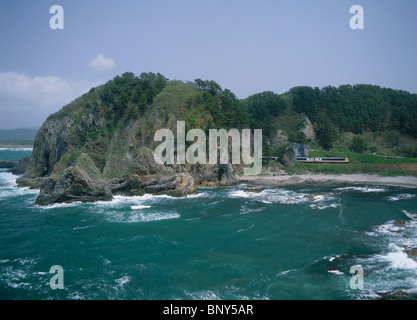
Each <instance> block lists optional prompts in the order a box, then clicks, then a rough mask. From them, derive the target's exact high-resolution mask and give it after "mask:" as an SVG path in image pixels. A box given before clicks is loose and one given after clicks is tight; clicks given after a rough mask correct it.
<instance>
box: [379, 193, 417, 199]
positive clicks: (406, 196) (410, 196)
mask: <svg viewBox="0 0 417 320" xmlns="http://www.w3.org/2000/svg"><path fill="white" fill-rule="evenodd" d="M414 198H416V195H415V194H410V193H401V194H399V195H396V196H390V197H387V198H386V200H387V201H399V200H408V199H414Z"/></svg>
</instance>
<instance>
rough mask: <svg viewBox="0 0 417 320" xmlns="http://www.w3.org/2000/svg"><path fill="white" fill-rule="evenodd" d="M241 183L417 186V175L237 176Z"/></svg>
mask: <svg viewBox="0 0 417 320" xmlns="http://www.w3.org/2000/svg"><path fill="white" fill-rule="evenodd" d="M236 179H237V180H238V182H241V183H248V184H252V185H267V186H272V187H288V186H301V185H337V184H372V185H387V186H398V187H411V188H417V177H413V176H395V177H382V176H378V175H376V174H372V175H371V174H361V173H358V174H340V175H332V174H300V175H280V176H241V177H239V176H237V177H236Z"/></svg>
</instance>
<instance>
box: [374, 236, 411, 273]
mask: <svg viewBox="0 0 417 320" xmlns="http://www.w3.org/2000/svg"><path fill="white" fill-rule="evenodd" d="M389 247H390V249H391V250H392V251H390V252H389V253H387V254H385V255H378V256H377V257H378V258H380V259H381V260H385V261H387V262H389V264H390V267H391V268H394V269H413V270H416V271H417V262H416V261H414V260H413V259H412V258H410V257H409V256H408V254H407V253H406V252H404V249H403V248H401V247H399V246H397V245H396V244H393V243H391V244H390V246H389Z"/></svg>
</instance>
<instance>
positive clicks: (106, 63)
mask: <svg viewBox="0 0 417 320" xmlns="http://www.w3.org/2000/svg"><path fill="white" fill-rule="evenodd" d="M115 66H116V63H115V62H114V59H112V58H105V57H104V55H103V54H99V55H98V56H97V57H95V58H94V59H93V60H92V61H91V62H90V67H92V68H94V69H97V70H109V69H112V68H114V67H115Z"/></svg>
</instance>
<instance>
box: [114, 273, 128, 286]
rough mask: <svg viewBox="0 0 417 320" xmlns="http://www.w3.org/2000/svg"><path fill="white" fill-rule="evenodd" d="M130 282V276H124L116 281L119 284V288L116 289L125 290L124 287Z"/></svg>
mask: <svg viewBox="0 0 417 320" xmlns="http://www.w3.org/2000/svg"><path fill="white" fill-rule="evenodd" d="M130 280H131V278H130V277H129V276H123V277H121V278H120V279H116V280H115V281H116V283H117V286H116V287H115V289H120V288H123V286H124V285H125V284H126V283H129V282H130Z"/></svg>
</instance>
